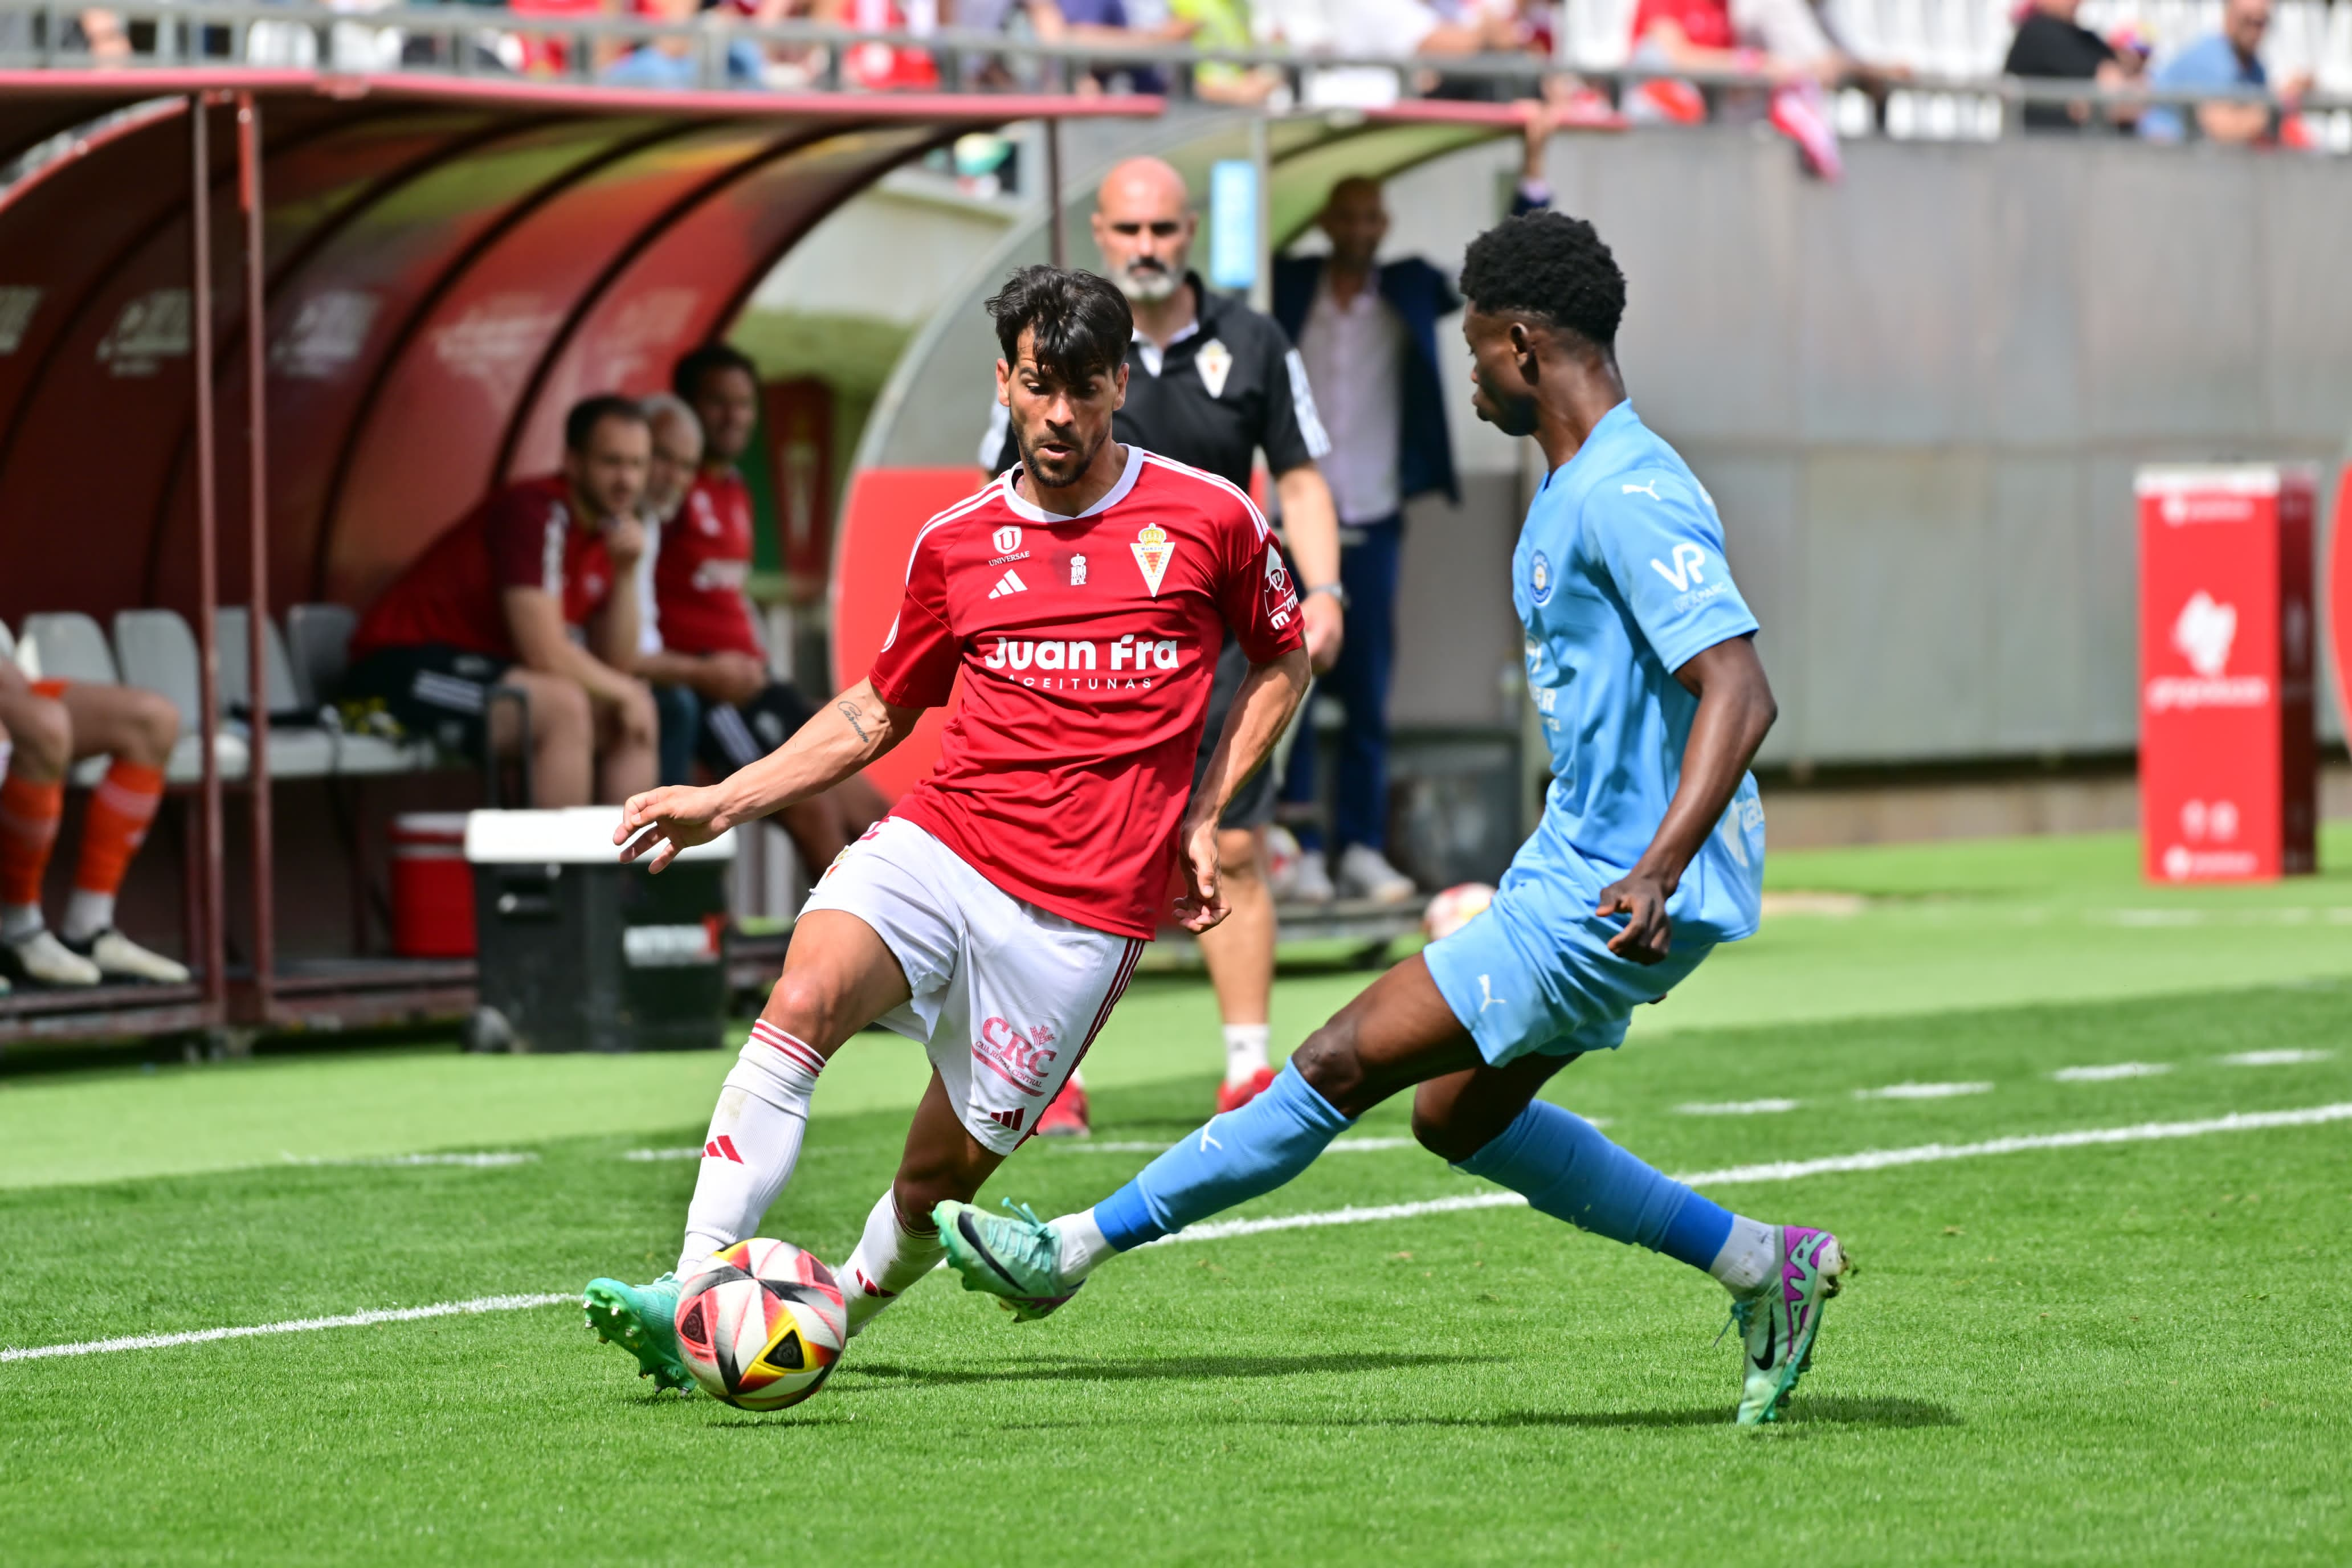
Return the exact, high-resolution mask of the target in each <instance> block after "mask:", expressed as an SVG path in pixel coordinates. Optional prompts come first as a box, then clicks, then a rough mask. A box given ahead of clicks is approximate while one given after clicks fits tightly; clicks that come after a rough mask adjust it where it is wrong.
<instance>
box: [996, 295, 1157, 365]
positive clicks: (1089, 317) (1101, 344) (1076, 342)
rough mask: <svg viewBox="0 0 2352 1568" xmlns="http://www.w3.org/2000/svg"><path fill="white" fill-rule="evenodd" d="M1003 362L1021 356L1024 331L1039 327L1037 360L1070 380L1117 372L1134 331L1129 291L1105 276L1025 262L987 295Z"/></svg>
mask: <svg viewBox="0 0 2352 1568" xmlns="http://www.w3.org/2000/svg"><path fill="white" fill-rule="evenodd" d="M988 313H989V315H990V316H991V317H992V318H993V319H994V321H995V322H996V341H997V343H998V344H999V345H1000V346H1001V347H1002V348H1003V350H1004V363H1007V364H1014V363H1019V361H1020V359H1021V334H1022V332H1023V331H1025V330H1027V329H1029V328H1033V327H1034V328H1035V329H1036V332H1037V336H1036V339H1035V341H1034V344H1033V347H1034V350H1035V353H1036V355H1037V363H1038V364H1039V365H1040V366H1041V367H1042V368H1044V369H1045V370H1047V371H1050V372H1052V373H1053V374H1055V375H1056V376H1059V377H1060V378H1061V379H1062V380H1063V381H1064V382H1066V383H1067V384H1070V385H1072V386H1080V385H1084V384H1086V383H1087V382H1088V381H1091V380H1092V379H1093V378H1094V377H1096V376H1097V375H1112V374H1116V373H1117V372H1118V367H1119V366H1120V365H1121V364H1123V363H1126V361H1127V345H1128V344H1129V342H1132V341H1133V339H1134V337H1135V313H1134V311H1133V310H1131V309H1130V308H1129V305H1128V302H1127V296H1126V295H1124V294H1122V293H1120V292H1119V291H1118V289H1115V288H1113V287H1112V286H1111V283H1110V280H1109V279H1107V278H1099V277H1097V276H1096V275H1095V274H1094V273H1091V272H1082V271H1079V270H1077V269H1076V268H1058V267H1043V266H1040V267H1024V268H1021V270H1019V271H1018V272H1015V273H1014V274H1013V276H1012V277H1011V278H1008V279H1005V282H1004V287H1003V289H999V290H998V291H997V292H996V293H995V294H993V295H992V296H991V297H990V298H989V300H988Z"/></svg>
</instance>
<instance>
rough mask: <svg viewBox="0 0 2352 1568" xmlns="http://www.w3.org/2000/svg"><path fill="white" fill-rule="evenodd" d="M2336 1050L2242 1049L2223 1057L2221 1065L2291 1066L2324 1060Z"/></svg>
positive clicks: (2236, 1066)
mask: <svg viewBox="0 0 2352 1568" xmlns="http://www.w3.org/2000/svg"><path fill="white" fill-rule="evenodd" d="M2335 1054H2336V1053H2335V1052H2334V1051H2240V1052H2239V1053H2238V1054H2237V1055H2236V1056H2233V1057H2223V1058H2221V1065H2222V1066H2223V1067H2230V1068H2291V1067H2300V1066H2302V1065H2303V1064H2304V1063H2305V1062H2324V1061H2326V1059H2327V1058H2330V1057H2332V1056H2334V1055H2335Z"/></svg>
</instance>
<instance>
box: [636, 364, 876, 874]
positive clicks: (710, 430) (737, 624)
mask: <svg viewBox="0 0 2352 1568" xmlns="http://www.w3.org/2000/svg"><path fill="white" fill-rule="evenodd" d="M670 385H671V388H672V390H673V391H675V392H676V394H677V396H678V397H679V398H681V399H682V400H684V402H685V403H686V404H687V405H688V407H689V408H691V409H692V410H693V414H694V417H695V419H696V421H697V422H698V424H699V425H700V426H701V442H702V461H701V463H700V465H699V467H698V468H697V470H696V472H695V476H694V482H693V483H692V484H691V485H689V486H688V489H687V492H686V495H685V498H684V500H682V501H681V502H680V504H679V505H678V508H677V511H676V512H675V513H673V514H672V515H670V516H669V517H668V518H667V519H666V520H665V521H663V522H662V525H661V529H660V532H659V535H658V538H657V541H656V549H655V553H654V566H653V589H654V604H655V606H656V622H657V625H658V628H659V635H660V641H661V649H660V651H659V652H657V653H652V654H648V655H647V656H646V658H643V659H642V660H640V661H639V663H638V665H637V672H638V673H639V674H640V675H643V676H644V677H645V678H646V679H648V680H651V681H653V682H654V683H655V684H656V685H661V686H682V687H685V688H687V689H689V690H691V691H692V692H693V693H694V694H695V696H696V697H697V698H698V699H699V700H700V705H701V710H702V711H701V719H700V721H699V725H698V731H697V734H696V737H695V741H696V744H695V754H696V755H697V756H698V758H700V760H701V762H702V765H703V766H704V767H706V768H708V769H709V770H710V776H711V777H713V778H725V777H726V776H727V775H728V774H729V773H733V772H734V771H735V770H736V769H738V768H742V767H748V766H750V765H751V763H756V762H758V761H759V760H760V759H761V757H763V756H766V755H767V754H768V753H769V752H772V751H774V750H775V749H776V748H777V747H778V746H781V745H782V744H783V743H784V742H785V741H787V740H789V739H790V738H791V737H792V736H793V733H794V732H795V731H798V730H799V729H800V727H801V726H802V725H803V724H805V723H807V722H808V721H809V720H810V719H811V718H813V717H814V716H815V713H816V709H815V706H814V704H812V703H811V702H810V701H809V700H808V699H807V698H805V697H803V695H801V692H800V689H799V688H797V687H795V686H794V685H793V683H792V682H791V681H788V680H778V679H774V678H773V677H772V676H771V675H770V674H769V673H768V654H767V649H766V648H765V647H763V646H761V641H760V633H759V628H758V627H757V626H754V625H753V624H752V620H751V605H749V604H748V603H747V602H746V601H745V599H744V597H743V584H744V583H745V582H746V580H748V579H749V578H750V576H751V490H750V489H748V488H747V487H746V486H745V485H744V483H743V476H742V474H741V472H740V470H739V469H738V468H737V466H736V465H737V463H738V462H739V461H740V458H742V456H743V452H744V449H745V448H746V447H749V446H750V445H751V431H752V428H753V426H754V425H755V424H756V423H757V421H758V418H759V391H760V385H759V378H758V376H757V374H756V373H755V372H754V369H753V367H752V364H751V361H750V360H749V359H747V358H745V357H744V356H743V355H742V354H741V353H739V352H738V351H736V350H734V349H731V348H730V347H728V346H727V345H726V344H724V343H706V344H704V345H703V346H702V347H700V348H698V349H696V350H694V351H693V352H692V353H688V354H687V355H685V356H684V357H683V358H681V359H680V360H679V361H678V362H677V368H676V369H675V370H674V371H673V372H672V373H671V375H670ZM885 809H886V806H885V803H884V802H883V799H882V795H881V793H880V792H879V791H877V789H875V787H874V786H873V785H872V784H868V783H867V782H866V780H864V779H862V778H848V779H844V780H843V781H842V782H841V783H840V784H835V786H834V787H833V788H831V789H829V790H827V791H825V792H824V794H822V795H814V796H811V797H810V798H809V799H807V800H803V801H796V802H794V803H793V805H789V806H786V807H785V808H784V809H783V810H782V811H781V812H779V813H778V814H777V816H779V817H780V818H781V819H782V823H783V826H784V831H786V832H787V833H789V834H791V835H792V838H793V845H794V846H795V847H798V848H799V850H800V852H801V858H802V859H803V861H804V862H805V863H806V864H807V866H808V868H809V869H810V870H811V871H812V872H815V871H818V870H821V869H822V868H824V867H826V866H829V865H831V864H832V863H833V858H834V857H835V856H836V855H838V854H840V853H841V852H842V850H843V849H845V848H846V847H848V845H849V841H850V840H851V839H853V838H855V837H857V836H858V835H859V834H861V833H863V832H865V831H866V828H868V827H870V826H873V824H874V822H875V821H876V819H877V818H878V817H880V816H881V815H882V813H883V811H884V810H885Z"/></svg>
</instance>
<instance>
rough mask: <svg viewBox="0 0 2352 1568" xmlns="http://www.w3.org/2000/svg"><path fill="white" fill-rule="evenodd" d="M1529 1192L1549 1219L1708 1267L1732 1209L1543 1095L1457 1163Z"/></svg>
mask: <svg viewBox="0 0 2352 1568" xmlns="http://www.w3.org/2000/svg"><path fill="white" fill-rule="evenodd" d="M1454 1169H1455V1170H1457V1171H1466V1172H1468V1173H1470V1174H1471V1175H1474V1176H1484V1177H1485V1178H1486V1180H1488V1181H1490V1182H1494V1183H1496V1184H1499V1185H1502V1186H1506V1187H1508V1188H1510V1189H1511V1190H1512V1191H1513V1192H1515V1193H1524V1194H1527V1199H1528V1203H1529V1204H1530V1205H1533V1206H1534V1207H1535V1208H1537V1209H1538V1210H1540V1211H1541V1212H1542V1213H1544V1214H1548V1215H1551V1216H1552V1217H1553V1218H1554V1219H1564V1220H1566V1221H1567V1222H1568V1223H1569V1224H1570V1225H1572V1226H1578V1227H1579V1228H1580V1229H1583V1230H1589V1231H1591V1232H1592V1234H1593V1235H1595V1236H1605V1237H1608V1238H1609V1239H1610V1240H1612V1241H1630V1242H1633V1243H1634V1244H1636V1245H1638V1246H1642V1247H1648V1248H1649V1249H1650V1250H1651V1251H1653V1252H1663V1253H1664V1254H1665V1255H1666V1256H1667V1257H1669V1258H1674V1259H1675V1260H1676V1261H1677V1262H1682V1263H1687V1264H1689V1265H1690V1266H1691V1267H1692V1268H1708V1267H1709V1266H1710V1265H1712V1264H1713V1263H1714V1262H1715V1258H1716V1255H1717V1253H1719V1252H1721V1251H1722V1250H1723V1244H1724V1243H1725V1242H1726V1241H1727V1240H1728V1239H1729V1238H1730V1236H1731V1226H1732V1219H1733V1215H1732V1214H1731V1211H1730V1210H1728V1209H1726V1208H1722V1207H1720V1206H1718V1205H1715V1204H1712V1203H1709V1202H1708V1201H1707V1200H1706V1199H1705V1198H1703V1197H1701V1196H1699V1195H1698V1194H1696V1193H1695V1192H1693V1191H1691V1190H1690V1189H1689V1188H1688V1187H1686V1186H1685V1185H1683V1184H1681V1183H1680V1182H1677V1181H1675V1179H1674V1178H1673V1177H1672V1176H1668V1175H1664V1174H1662V1173H1659V1172H1658V1171H1656V1170H1654V1169H1653V1168H1652V1167H1651V1166H1650V1165H1649V1164H1647V1163H1645V1162H1643V1161H1642V1160H1639V1159H1637V1158H1635V1157H1634V1156H1633V1155H1632V1154H1630V1153H1628V1152H1625V1151H1624V1150H1622V1149H1620V1148H1619V1147H1618V1146H1617V1145H1616V1144H1614V1143H1612V1142H1609V1140H1608V1139H1607V1138H1605V1137H1603V1136H1601V1129H1599V1128H1598V1127H1595V1126H1594V1125H1592V1123H1591V1122H1590V1121H1586V1120H1584V1118H1583V1117H1581V1116H1579V1115H1577V1114H1576V1113H1575V1112H1574V1111H1571V1110H1562V1109H1561V1108H1560V1107H1559V1106H1557V1105H1553V1104H1550V1103H1549V1102H1548V1101H1545V1100H1535V1101H1533V1102H1531V1103H1530V1104H1529V1105H1528V1108H1527V1109H1526V1110H1522V1111H1520V1112H1519V1115H1518V1120H1517V1121H1513V1122H1512V1123H1511V1124H1510V1125H1509V1126H1508V1127H1507V1128H1505V1129H1504V1130H1503V1131H1502V1133H1501V1134H1500V1135H1499V1136H1497V1137H1496V1139H1495V1141H1494V1142H1491V1143H1489V1144H1487V1145H1486V1147H1485V1148H1484V1149H1481V1150H1479V1151H1478V1152H1476V1153H1475V1154H1473V1155H1471V1156H1470V1157H1469V1158H1468V1159H1467V1160H1465V1161H1463V1162H1462V1163H1460V1164H1458V1165H1456V1166H1454Z"/></svg>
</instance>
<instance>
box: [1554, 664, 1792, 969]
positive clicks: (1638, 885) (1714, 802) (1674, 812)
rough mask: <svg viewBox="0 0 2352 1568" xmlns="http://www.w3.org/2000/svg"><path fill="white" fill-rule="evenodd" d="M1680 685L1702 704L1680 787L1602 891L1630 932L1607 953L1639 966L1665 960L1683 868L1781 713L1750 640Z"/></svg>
mask: <svg viewBox="0 0 2352 1568" xmlns="http://www.w3.org/2000/svg"><path fill="white" fill-rule="evenodd" d="M1675 679H1676V680H1679V681H1681V682H1682V683H1683V685H1684V687H1685V689H1688V690H1689V691H1690V692H1691V694H1692V695H1694V696H1696V698H1697V699H1698V714H1697V716H1696V718H1694V719H1693V720H1692V721H1691V729H1690V739H1689V740H1687V741H1685V742H1684V743H1683V773H1682V779H1681V782H1680V783H1678V784H1675V798H1674V799H1673V800H1672V801H1671V802H1669V803H1668V805H1667V806H1666V815H1665V816H1664V819H1663V820H1661V821H1660V822H1659V824H1658V831H1657V833H1656V835H1655V836H1654V837H1652V838H1651V840H1650V847H1648V848H1647V849H1645V850H1643V852H1642V858H1641V859H1640V860H1638V861H1636V862H1635V863H1634V865H1633V869H1632V870H1631V871H1628V872H1627V873H1626V874H1625V875H1624V876H1623V877H1622V878H1620V879H1617V880H1616V881H1614V882H1612V883H1611V884H1609V886H1607V887H1605V888H1603V889H1601V903H1600V908H1599V911H1598V912H1599V913H1601V914H1603V915H1618V914H1622V915H1624V916H1626V917H1627V919H1626V921H1625V929H1624V930H1623V931H1619V932H1618V933H1617V934H1616V935H1615V936H1612V937H1611V938H1610V939H1609V951H1610V952H1614V953H1616V954H1618V955H1619V956H1620V957H1623V958H1630V959H1632V960H1633V962H1634V963H1657V962H1658V961H1659V960H1661V959H1663V958H1664V957H1665V956H1666V948H1667V944H1668V942H1669V939H1670V933H1669V932H1668V931H1667V929H1666V900H1668V899H1669V898H1671V897H1673V896H1674V891H1675V888H1676V887H1678V886H1680V885H1681V882H1682V876H1683V868H1684V867H1685V866H1688V865H1689V864H1690V863H1691V858H1692V857H1693V856H1695V855H1696V854H1697V853H1698V851H1699V847H1700V846H1701V845H1703V844H1705V843H1706V836H1707V835H1708V834H1710V833H1712V832H1714V831H1715V825H1716V824H1717V822H1719V821H1720V820H1722V817H1723V811H1724V808H1725V807H1726V806H1727V805H1730V804H1731V797H1732V795H1734V794H1735V793H1736V792H1737V791H1738V788H1739V781H1740V779H1741V777H1742V776H1743V775H1745V774H1746V773H1747V772H1748V760H1749V759H1750V758H1752V757H1754V756H1755V755H1756V748H1757V747H1758V746H1760V745H1762V744H1763V743H1764V734H1765V731H1768V730H1769V729H1771V728H1772V721H1773V720H1774V719H1776V718H1778V717H1779V716H1780V705H1779V704H1778V703H1776V702H1775V701H1773V700H1772V683H1771V682H1770V681H1769V680H1767V679H1765V678H1764V664H1763V661H1762V660H1761V659H1759V658H1757V657H1756V640H1755V638H1754V637H1733V638H1731V639H1730V640H1728V641H1727V642H1719V643H1717V644H1716V645H1715V646H1714V647H1710V648H1706V649H1705V650H1703V651H1701V652H1699V653H1697V654H1695V655H1693V656H1692V657H1691V658H1690V659H1689V660H1688V661H1687V662H1686V663H1685V664H1684V665H1683V667H1682V668H1680V669H1677V670H1675Z"/></svg>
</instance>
